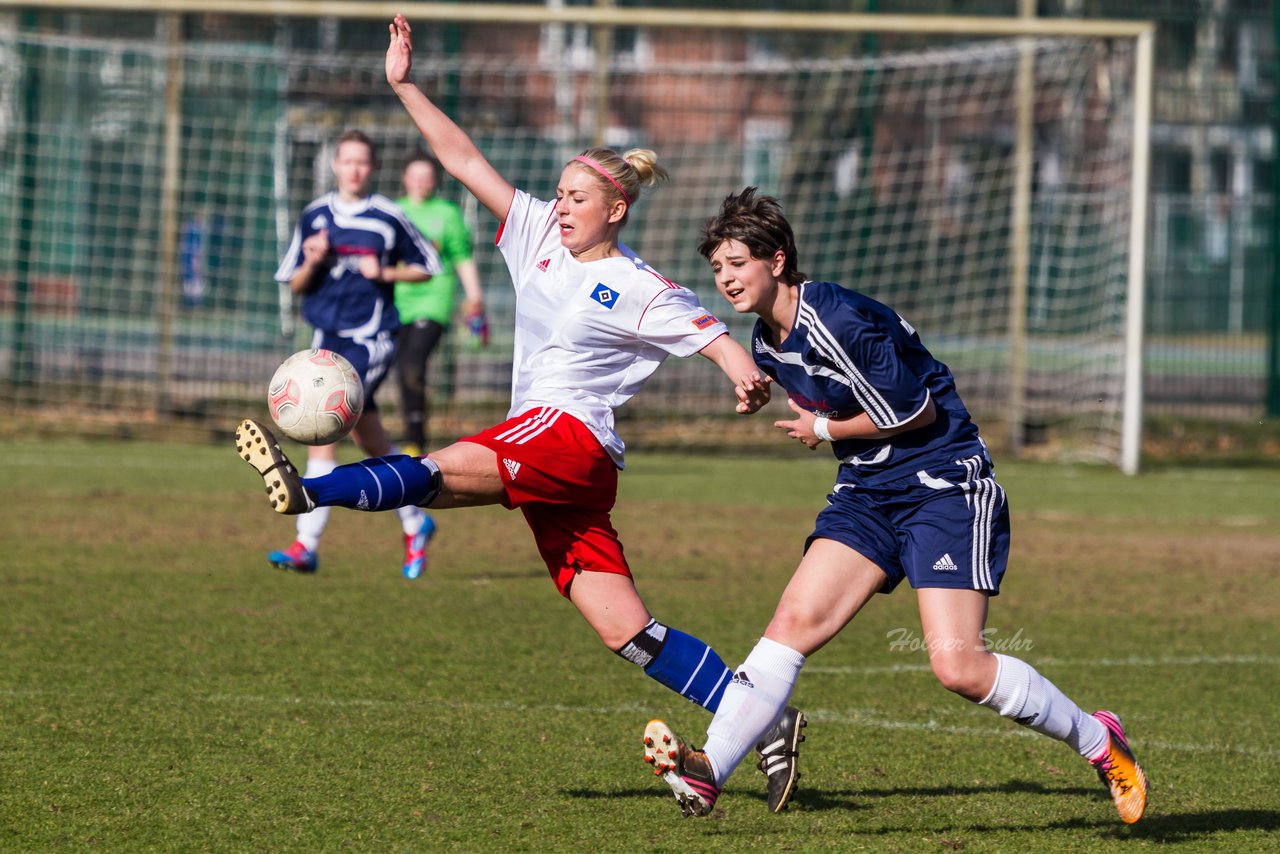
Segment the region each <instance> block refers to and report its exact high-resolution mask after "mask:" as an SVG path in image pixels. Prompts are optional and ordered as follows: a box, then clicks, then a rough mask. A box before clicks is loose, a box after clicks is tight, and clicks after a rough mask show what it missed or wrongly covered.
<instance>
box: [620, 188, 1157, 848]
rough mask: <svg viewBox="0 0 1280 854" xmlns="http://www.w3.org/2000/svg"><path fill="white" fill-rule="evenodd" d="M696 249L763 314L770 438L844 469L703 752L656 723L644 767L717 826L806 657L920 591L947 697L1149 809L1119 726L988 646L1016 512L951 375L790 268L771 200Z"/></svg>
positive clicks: (706, 235)
mask: <svg viewBox="0 0 1280 854" xmlns="http://www.w3.org/2000/svg"><path fill="white" fill-rule="evenodd" d="M698 248H699V251H700V252H701V253H702V255H703V257H705V258H706V259H707V260H708V261H709V262H710V263H711V268H712V270H713V272H714V273H715V278H716V287H717V289H718V290H719V291H720V294H721V295H722V296H723V297H724V298H725V299H726V300H727V301H728V302H729V304H730V305H732V306H733V308H734V310H735V311H737V312H738V313H739V314H746V313H748V312H750V313H754V314H756V315H758V316H759V319H758V320H757V321H756V324H755V329H754V331H753V333H752V336H751V352H752V354H753V355H754V357H755V360H756V364H757V365H758V366H759V367H760V369H761V370H762V371H763V372H764V373H765V374H767V375H768V376H769V377H771V378H772V379H773V380H775V381H776V382H777V383H778V384H779V385H780V386H782V387H783V388H784V389H786V391H787V396H788V403H789V405H790V407H791V410H792V415H793V417H792V418H790V419H789V420H782V421H778V422H776V426H778V427H779V428H781V429H783V430H785V431H786V434H787V435H788V436H790V437H791V438H793V439H796V440H797V441H799V442H802V443H803V444H804V445H805V446H806V447H808V448H810V449H813V448H816V447H817V446H818V445H820V444H821V443H823V442H827V443H829V444H830V445H831V449H832V451H833V453H834V454H835V457H836V459H837V460H838V461H839V470H838V475H837V478H836V484H835V486H834V488H833V489H832V492H831V494H830V495H829V496H828V498H827V500H828V506H827V507H826V508H825V509H824V510H822V512H820V513H819V514H818V518H817V521H816V524H815V526H814V530H813V533H812V534H810V536H809V538H808V540H807V541H806V543H805V553H804V557H803V559H802V560H801V561H800V565H799V567H798V568H797V569H796V571H795V574H794V575H793V576H792V578H791V581H790V583H789V584H788V585H787V588H786V590H785V591H784V592H783V594H782V598H781V600H780V601H779V603H778V606H777V610H776V611H775V612H774V615H773V619H772V620H771V621H770V623H769V626H768V628H766V630H765V633H764V637H763V638H762V639H761V640H760V642H759V644H758V645H757V646H756V647H755V649H754V650H753V651H752V653H751V654H750V655H749V656H748V658H747V660H746V662H745V663H743V664H742V665H741V666H740V667H738V668H736V670H735V673H736V674H737V675H736V677H735V679H734V680H733V682H732V684H730V685H729V687H728V688H727V689H726V690H725V693H724V697H723V698H722V699H721V702H720V708H719V710H718V711H717V712H716V716H715V719H714V720H713V721H712V723H711V725H710V727H709V728H708V730H707V743H706V746H705V747H704V748H703V750H695V749H693V748H691V747H690V746H689V745H687V744H685V743H684V742H683V741H681V740H680V739H679V738H678V737H677V736H676V735H675V733H673V732H671V731H670V729H669V728H668V727H667V726H666V725H665V724H664V723H662V722H661V721H651V722H650V724H649V726H648V727H647V728H646V731H645V745H646V751H647V755H648V759H649V761H650V762H652V763H654V764H655V765H657V766H658V768H659V771H660V772H661V773H662V775H663V776H664V779H666V781H667V782H668V783H669V784H670V785H671V787H672V789H673V791H674V792H675V794H676V797H677V800H679V802H680V805H681V808H682V809H683V810H684V812H685V813H686V815H704V814H706V813H707V812H709V811H710V809H711V806H712V804H714V802H715V799H716V797H717V796H718V794H719V791H720V788H721V787H722V786H723V784H724V781H725V780H726V779H727V778H728V776H729V774H730V773H731V772H732V771H733V769H734V768H735V767H736V766H737V765H738V763H739V762H741V760H742V758H743V757H744V756H745V755H746V753H747V750H749V749H750V747H751V746H752V745H754V744H755V743H756V740H757V739H758V738H759V737H760V735H761V734H762V733H764V732H765V731H766V730H767V729H768V728H769V727H770V726H772V725H773V723H774V722H775V721H776V720H777V719H778V718H779V716H780V715H781V714H782V711H783V708H784V706H785V705H786V703H787V701H788V699H789V698H790V696H791V692H792V689H793V688H794V686H795V682H796V678H797V677H798V675H799V672H800V668H801V667H802V666H803V664H804V661H805V659H806V657H807V656H809V655H812V654H813V653H814V652H816V651H817V650H819V649H821V648H822V646H823V645H825V644H826V643H827V642H828V641H829V640H831V639H832V638H833V637H835V635H836V634H838V633H839V632H840V630H841V629H843V628H844V626H845V625H847V624H848V623H849V621H850V620H852V619H853V617H854V615H856V614H857V613H858V611H859V610H861V608H862V606H863V605H865V604H866V603H867V602H868V601H870V599H871V598H872V596H873V595H874V594H875V593H877V592H882V593H888V592H890V591H892V590H893V588H894V587H896V586H897V585H898V584H899V583H900V582H901V581H902V580H903V579H906V580H907V581H908V582H909V583H910V585H911V586H912V587H913V588H915V590H916V596H917V599H918V602H919V607H920V622H921V626H922V629H923V632H924V637H925V642H926V645H927V648H928V651H929V660H930V664H931V666H932V668H933V672H934V674H935V675H936V676H937V678H938V680H939V681H940V682H941V683H942V684H943V686H944V687H946V688H947V689H948V690H950V691H953V692H955V693H956V694H959V695H960V696H962V697H964V698H966V699H968V700H970V701H972V702H975V703H980V704H982V705H985V706H989V707H991V708H992V709H994V710H995V711H996V712H998V713H999V714H1001V715H1003V716H1005V717H1008V718H1011V719H1013V720H1014V721H1016V722H1017V723H1019V724H1022V725H1023V726H1027V727H1030V728H1031V729H1034V730H1036V731H1038V732H1041V733H1044V734H1045V735H1048V736H1051V737H1053V738H1056V739H1059V740H1061V741H1065V742H1066V743H1068V744H1069V745H1071V747H1072V748H1074V749H1075V750H1076V751H1078V752H1079V753H1080V754H1081V755H1082V756H1083V757H1084V758H1085V759H1086V760H1088V761H1089V762H1090V763H1091V764H1092V765H1093V767H1094V769H1095V770H1097V772H1098V774H1099V776H1100V777H1101V778H1102V781H1103V783H1104V784H1105V785H1106V786H1107V787H1108V789H1109V790H1110V793H1111V795H1112V798H1113V800H1114V802H1115V805H1116V808H1117V809H1118V811H1119V812H1120V816H1121V818H1122V819H1123V820H1124V821H1125V822H1127V823H1133V822H1135V821H1137V820H1138V819H1140V818H1141V817H1142V813H1143V810H1144V809H1145V806H1146V778H1145V776H1144V774H1143V772H1142V769H1141V768H1139V767H1138V764H1137V762H1136V761H1135V760H1134V757H1133V754H1132V752H1131V751H1130V750H1129V747H1128V744H1127V742H1126V739H1125V735H1124V730H1123V729H1122V728H1121V726H1120V721H1119V719H1118V718H1117V717H1116V716H1115V715H1114V714H1113V713H1111V712H1107V711H1099V712H1095V713H1094V714H1092V715H1089V714H1086V713H1085V712H1084V711H1083V710H1082V709H1081V708H1080V707H1079V706H1078V705H1076V704H1075V703H1074V702H1073V701H1072V700H1071V699H1070V698H1068V697H1067V696H1066V695H1065V694H1063V693H1062V691H1060V690H1059V689H1058V688H1057V687H1056V686H1055V685H1054V684H1053V683H1051V682H1050V681H1049V680H1047V679H1045V678H1044V677H1043V676H1042V675H1040V673H1038V672H1037V671H1036V670H1035V669H1034V668H1033V667H1031V666H1030V665H1029V664H1027V663H1026V662H1024V661H1022V660H1020V659H1018V658H1014V657H1012V656H1008V655H1003V654H1000V653H993V652H991V651H989V650H988V649H987V646H986V643H985V641H984V632H985V627H986V620H987V608H988V604H989V601H990V599H991V597H993V596H996V595H997V594H998V593H999V591H1000V580H1001V578H1002V577H1003V575H1004V571H1005V566H1006V564H1007V562H1008V557H1009V510H1008V506H1007V504H1006V502H1005V496H1004V490H1002V489H1001V488H1000V485H999V484H998V483H997V482H996V480H995V477H994V474H993V472H992V465H991V460H990V457H989V456H988V455H987V449H986V445H985V444H984V443H983V441H982V439H981V437H980V436H979V435H978V428H977V426H976V425H975V424H974V423H973V420H972V419H971V418H970V416H969V412H968V410H967V409H966V408H965V406H964V403H963V401H961V399H960V396H959V395H958V394H957V393H956V387H955V380H954V377H953V376H952V374H951V371H950V369H948V368H947V366H946V365H944V364H942V363H941V362H939V361H937V360H936V359H934V358H933V356H932V355H931V354H930V353H929V351H928V350H927V349H926V348H925V346H924V345H923V344H922V343H921V342H920V336H919V335H917V334H916V331H915V329H913V328H912V327H911V324H909V323H908V322H907V321H906V320H904V319H903V318H901V317H899V316H898V315H897V314H896V313H895V312H894V311H893V310H892V309H891V308H889V307H888V306H886V305H884V304H882V303H879V302H877V301H876V300H873V299H871V298H870V297H867V296H864V295H863V294H860V293H858V292H857V291H853V290H849V289H848V288H845V287H842V286H840V285H838V284H835V283H832V282H819V281H812V280H810V279H809V278H808V277H806V276H805V275H804V274H803V273H801V272H800V271H799V270H798V269H797V261H796V257H797V253H796V246H795V236H794V234H793V232H792V229H791V225H790V223H789V222H788V221H787V219H786V218H785V216H783V213H782V208H781V206H780V205H779V204H778V202H777V200H775V199H773V198H770V197H768V196H762V195H759V194H757V192H756V190H755V188H754V187H749V188H747V189H746V190H744V191H743V192H741V193H739V194H737V195H732V196H729V197H728V198H727V199H726V200H725V201H724V204H723V205H722V207H721V209H720V212H719V213H718V214H717V215H716V216H714V217H712V218H711V219H710V220H708V222H707V223H706V225H705V227H704V230H703V235H702V241H701V244H700V245H699V247H698Z"/></svg>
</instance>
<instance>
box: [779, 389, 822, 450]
mask: <svg viewBox="0 0 1280 854" xmlns="http://www.w3.org/2000/svg"><path fill="white" fill-rule="evenodd" d="M787 406H790V407H791V411H792V412H794V413H795V415H796V417H795V418H794V419H793V420H791V421H784V420H779V421H775V422H773V426H774V427H777V428H778V429H779V430H785V431H786V433H787V435H788V436H790V437H791V438H792V439H795V440H797V441H798V442H800V443H801V444H802V445H804V446H805V447H806V448H808V449H809V450H811V451H812V450H814V449H815V448H817V447H818V446H819V445H821V444H822V440H821V439H819V438H818V437H817V435H816V434H815V433H814V432H813V422H814V421H816V420H817V416H816V415H814V414H813V413H812V412H810V411H809V410H807V409H801V408H800V407H799V406H796V402H795V401H794V400H792V399H791V398H789V397H788V398H787Z"/></svg>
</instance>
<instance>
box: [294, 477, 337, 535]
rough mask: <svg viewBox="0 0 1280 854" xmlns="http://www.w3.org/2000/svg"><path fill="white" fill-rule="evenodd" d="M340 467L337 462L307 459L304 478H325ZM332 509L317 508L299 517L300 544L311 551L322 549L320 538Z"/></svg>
mask: <svg viewBox="0 0 1280 854" xmlns="http://www.w3.org/2000/svg"><path fill="white" fill-rule="evenodd" d="M337 467H338V463H337V461H336V460H313V459H310V458H308V459H307V472H306V474H304V475H303V477H324V476H325V475H327V474H329V473H330V472H332V471H333V470H334V469H336V468H337ZM331 509H332V508H330V507H317V508H316V509H315V510H312V511H310V512H309V513H303V514H302V515H301V516H299V517H298V542H300V543H302V544H303V545H304V546H306V547H307V548H308V549H309V550H310V551H315V550H316V549H318V548H319V547H320V537H321V536H322V535H323V534H324V529H325V526H326V525H328V524H329V511H330V510H331Z"/></svg>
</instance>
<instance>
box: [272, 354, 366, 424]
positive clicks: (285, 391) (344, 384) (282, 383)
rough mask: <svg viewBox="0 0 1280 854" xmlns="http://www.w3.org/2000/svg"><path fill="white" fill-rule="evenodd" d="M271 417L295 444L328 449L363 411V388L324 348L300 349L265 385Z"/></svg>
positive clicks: (343, 362)
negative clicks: (267, 384) (327, 446)
mask: <svg viewBox="0 0 1280 854" xmlns="http://www.w3.org/2000/svg"><path fill="white" fill-rule="evenodd" d="M267 408H268V409H269V410H270V411H271V418H272V420H273V421H275V422H276V426H277V427H279V428H280V432H282V433H284V434H285V435H286V436H288V437H289V438H290V439H293V440H294V441H295V442H301V443H302V444H304V445H329V444H332V443H334V442H336V441H338V440H339V439H341V438H342V437H343V436H345V435H347V434H348V433H350V432H351V428H352V427H354V426H356V422H357V421H359V420H360V413H361V412H362V411H364V386H363V385H361V383H360V377H359V375H358V374H356V369H355V368H353V367H352V366H351V363H350V362H348V361H347V360H346V359H344V358H343V357H342V356H339V355H338V354H337V353H334V352H332V351H330V350H301V351H299V352H297V353H294V354H293V355H292V356H290V357H289V358H287V359H285V360H284V361H283V362H281V363H280V367H278V368H276V372H275V374H274V375H273V376H272V377H271V384H270V385H269V386H268V387H267Z"/></svg>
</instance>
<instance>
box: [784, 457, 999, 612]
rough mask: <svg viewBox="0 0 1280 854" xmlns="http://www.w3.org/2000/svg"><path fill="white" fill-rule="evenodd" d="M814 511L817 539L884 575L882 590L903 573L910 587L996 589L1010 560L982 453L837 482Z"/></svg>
mask: <svg viewBox="0 0 1280 854" xmlns="http://www.w3.org/2000/svg"><path fill="white" fill-rule="evenodd" d="M827 501H828V506H827V507H826V508H825V509H824V510H823V511H822V512H821V513H819V514H818V519H817V521H816V522H815V523H814V530H813V533H812V534H810V535H809V538H808V540H806V541H805V550H806V551H807V550H808V548H809V545H810V543H812V542H813V541H814V540H816V539H826V540H834V541H836V542H837V543H842V544H844V545H846V546H848V547H849V548H851V549H853V550H854V551H856V552H858V553H859V554H861V555H863V556H865V557H867V558H868V559H870V560H871V561H872V562H873V563H875V564H876V565H877V566H879V567H880V568H881V569H883V570H884V572H885V574H886V575H887V576H889V578H888V580H887V581H886V582H885V584H884V586H883V587H882V588H881V589H880V592H881V593H889V592H892V591H893V589H894V588H895V587H897V586H898V584H899V583H901V581H902V579H903V578H906V579H907V581H909V582H910V584H911V586H912V587H914V588H920V587H952V588H958V589H961V590H981V591H983V592H985V593H989V594H990V595H992V596H996V595H998V594H999V593H1000V579H1001V578H1003V577H1004V571H1005V567H1006V566H1007V565H1008V563H1009V507H1008V504H1007V502H1006V501H1005V496H1004V490H1003V489H1001V488H1000V485H999V484H997V483H996V481H995V478H994V477H993V476H992V473H991V468H990V466H989V464H988V463H987V462H986V461H984V460H981V459H980V458H974V459H971V460H966V461H963V462H961V463H956V464H955V465H952V466H946V467H944V468H943V469H941V470H937V471H929V472H924V471H922V472H918V473H917V475H916V478H915V479H914V480H912V481H909V482H898V483H894V484H891V485H889V486H884V487H863V486H853V485H851V484H843V483H839V484H836V487H835V490H834V491H833V492H832V493H831V495H828V496H827Z"/></svg>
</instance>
